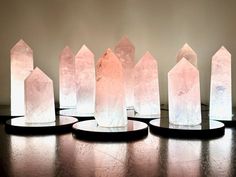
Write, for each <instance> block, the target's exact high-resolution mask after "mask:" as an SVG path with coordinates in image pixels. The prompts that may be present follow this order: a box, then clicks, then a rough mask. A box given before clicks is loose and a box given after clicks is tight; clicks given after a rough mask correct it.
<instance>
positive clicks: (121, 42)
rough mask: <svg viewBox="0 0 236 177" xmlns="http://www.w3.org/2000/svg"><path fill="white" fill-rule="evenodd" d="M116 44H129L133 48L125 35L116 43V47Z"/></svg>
mask: <svg viewBox="0 0 236 177" xmlns="http://www.w3.org/2000/svg"><path fill="white" fill-rule="evenodd" d="M117 46H131V47H132V48H134V45H133V43H132V42H131V41H130V40H129V38H128V37H127V36H123V37H122V38H121V39H120V40H119V42H118V43H117V45H116V47H117Z"/></svg>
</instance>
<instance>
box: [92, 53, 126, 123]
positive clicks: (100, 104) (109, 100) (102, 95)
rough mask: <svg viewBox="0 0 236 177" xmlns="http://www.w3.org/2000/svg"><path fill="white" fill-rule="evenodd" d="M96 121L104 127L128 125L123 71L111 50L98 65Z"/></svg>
mask: <svg viewBox="0 0 236 177" xmlns="http://www.w3.org/2000/svg"><path fill="white" fill-rule="evenodd" d="M95 119H96V120H97V122H98V124H99V125H100V126H103V127H122V126H126V125H127V113H126V106H125V95H124V76H123V69H122V65H121V62H120V61H119V59H118V58H117V57H116V55H115V54H114V53H113V52H112V51H111V49H107V51H106V52H105V54H104V55H103V56H102V57H101V58H100V59H99V60H98V62H97V64H96V111H95Z"/></svg>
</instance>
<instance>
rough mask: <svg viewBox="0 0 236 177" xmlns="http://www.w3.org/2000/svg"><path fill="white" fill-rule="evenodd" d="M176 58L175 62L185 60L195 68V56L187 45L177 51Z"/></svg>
mask: <svg viewBox="0 0 236 177" xmlns="http://www.w3.org/2000/svg"><path fill="white" fill-rule="evenodd" d="M176 58H177V62H179V61H180V60H181V59H182V58H185V59H187V60H188V61H189V62H190V63H192V64H193V65H194V66H197V54H196V52H195V51H194V50H193V49H192V48H191V47H190V46H189V45H188V44H187V43H185V44H184V46H183V47H182V48H181V49H180V50H179V52H178V54H177V57H176Z"/></svg>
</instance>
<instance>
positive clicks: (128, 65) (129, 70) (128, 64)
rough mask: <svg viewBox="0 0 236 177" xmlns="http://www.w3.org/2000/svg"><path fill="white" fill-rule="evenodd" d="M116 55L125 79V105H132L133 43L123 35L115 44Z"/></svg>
mask: <svg viewBox="0 0 236 177" xmlns="http://www.w3.org/2000/svg"><path fill="white" fill-rule="evenodd" d="M114 52H115V54H116V56H118V58H119V59H120V61H121V63H122V66H123V71H124V79H125V98H126V106H127V107H133V106H134V78H133V69H134V65H135V48H134V45H133V44H132V43H131V42H130V41H129V39H128V38H127V37H126V36H125V37H123V38H122V39H121V40H120V41H119V42H118V44H117V45H116V46H115V50H114Z"/></svg>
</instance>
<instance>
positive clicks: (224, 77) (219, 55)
mask: <svg viewBox="0 0 236 177" xmlns="http://www.w3.org/2000/svg"><path fill="white" fill-rule="evenodd" d="M231 87H232V86H231V54H230V53H229V52H228V50H227V49H226V48H225V47H221V48H220V49H219V50H218V51H217V52H216V53H215V55H214V56H213V57H212V66H211V93H210V114H209V115H210V116H211V117H214V119H221V120H224V119H225V120H227V119H232V93H231V92H232V90H231Z"/></svg>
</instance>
